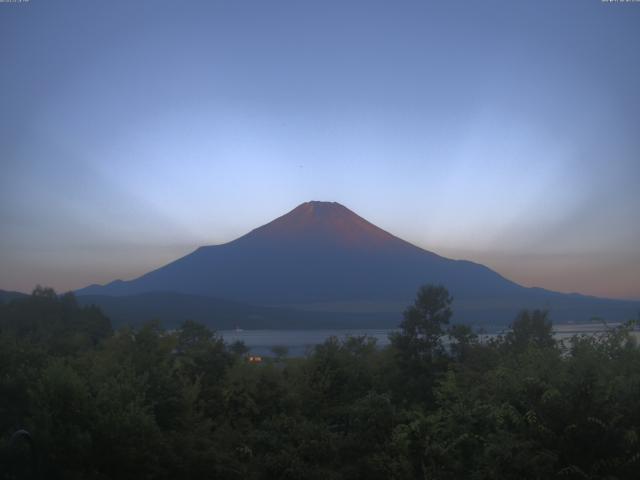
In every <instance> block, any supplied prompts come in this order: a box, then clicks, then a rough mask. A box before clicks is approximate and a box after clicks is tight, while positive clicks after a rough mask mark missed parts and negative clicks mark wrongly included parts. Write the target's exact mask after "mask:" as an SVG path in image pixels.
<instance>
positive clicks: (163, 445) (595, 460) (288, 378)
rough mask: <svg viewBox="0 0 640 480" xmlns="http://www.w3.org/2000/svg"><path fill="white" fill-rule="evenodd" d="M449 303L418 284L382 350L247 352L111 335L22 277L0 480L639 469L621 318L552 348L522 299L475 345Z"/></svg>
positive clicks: (12, 320)
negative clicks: (266, 355) (511, 317)
mask: <svg viewBox="0 0 640 480" xmlns="http://www.w3.org/2000/svg"><path fill="white" fill-rule="evenodd" d="M450 303H451V299H450V298H449V296H448V293H447V292H446V290H445V289H443V288H441V287H424V288H423V289H421V290H420V291H419V292H418V296H417V298H416V303H415V305H413V306H411V307H409V308H408V309H407V311H406V312H405V319H404V321H403V323H402V325H401V330H400V331H399V332H398V333H397V334H395V335H393V336H392V342H391V346H390V347H388V348H384V349H380V348H377V347H376V345H375V342H374V341H373V340H372V339H370V338H367V337H363V338H347V339H344V340H338V339H335V338H332V339H329V340H327V341H326V342H325V343H324V344H322V345H319V346H317V347H316V348H315V350H314V351H313V352H312V353H311V354H310V355H309V356H308V357H306V358H286V350H285V349H279V350H278V351H277V354H278V355H277V356H276V357H274V358H272V359H265V360H264V361H263V362H262V363H260V364H253V363H249V362H248V360H247V356H246V349H245V348H244V347H243V345H242V344H235V345H226V344H225V343H224V342H223V341H222V340H221V339H220V338H219V337H218V336H216V335H215V334H214V333H213V332H211V331H210V330H208V329H207V328H205V327H204V326H202V325H199V324H197V323H194V322H189V321H187V322H185V323H184V324H183V325H182V327H181V328H180V329H178V330H176V331H171V332H168V331H164V330H162V329H161V328H160V326H159V325H158V324H156V323H149V324H146V325H145V326H143V327H141V328H139V329H136V330H132V329H128V328H124V329H120V330H118V331H113V330H112V328H111V325H110V322H109V320H108V319H107V318H106V317H105V316H104V315H103V314H102V313H101V312H100V311H99V310H98V309H97V308H91V307H80V306H78V304H77V303H76V301H75V298H74V297H73V296H72V295H63V296H60V297H58V296H57V295H56V294H55V293H54V292H53V291H52V290H48V289H41V288H38V289H36V290H35V291H34V293H33V295H32V296H31V297H29V298H28V299H25V300H14V301H11V302H9V303H6V304H0V435H1V437H0V466H1V468H0V478H2V479H3V480H6V479H9V478H46V479H58V478H60V479H145V478H148V479H151V478H154V479H155V478H158V479H177V478H187V479H189V478H191V479H204V478H220V479H227V478H228V479H271V478H273V479H316V478H317V479H322V480H330V479H394V478H396V479H405V478H406V479H413V478H417V479H427V478H428V479H552V478H564V479H605V478H606V479H615V478H619V479H636V478H638V475H639V473H638V472H640V440H639V435H640V349H639V348H638V346H637V345H636V343H635V341H634V337H633V334H632V333H631V329H632V328H633V325H632V324H628V325H626V326H625V327H622V328H616V329H611V330H609V331H608V332H607V333H604V334H600V335H594V336H582V337H576V338H574V339H573V341H572V342H571V343H570V344H569V343H568V344H562V343H557V342H555V341H554V340H553V338H552V335H551V324H550V322H549V320H548V318H547V314H546V313H545V312H541V311H534V312H523V313H522V314H521V315H520V316H519V317H518V318H517V319H515V321H514V323H513V325H512V327H513V328H512V329H511V331H509V333H507V334H505V335H503V336H501V337H498V338H496V339H494V340H491V341H488V342H484V343H483V342H480V341H479V339H478V338H477V337H476V336H475V335H474V334H473V333H472V331H471V330H470V329H469V328H468V327H465V326H460V325H458V326H455V325H450V324H449V320H450V317H451V310H450V308H449V306H450ZM443 334H448V337H447V336H446V335H445V336H443ZM449 340H450V341H451V343H450V345H449V346H448V347H445V345H444V344H443V341H447V342H448V341H449ZM20 430H23V431H22V432H20ZM15 432H19V433H17V434H16V433H15ZM32 447H33V448H32Z"/></svg>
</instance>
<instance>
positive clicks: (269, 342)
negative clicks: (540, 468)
mask: <svg viewBox="0 0 640 480" xmlns="http://www.w3.org/2000/svg"><path fill="white" fill-rule="evenodd" d="M617 325H619V324H609V325H608V326H604V325H603V324H601V323H585V324H567V325H554V326H553V330H554V333H555V335H554V336H555V338H556V339H558V340H562V339H567V338H570V337H572V336H573V335H575V334H594V333H598V332H603V331H604V330H606V328H613V327H615V326H617ZM393 331H395V329H361V330H335V329H334V330H329V329H328V330H222V331H219V332H218V333H219V334H220V335H222V337H223V338H224V340H225V342H227V343H232V342H235V341H237V340H240V341H242V342H244V343H245V345H246V346H247V347H248V348H249V351H250V353H252V354H254V355H263V356H269V355H273V352H272V351H271V349H272V348H273V347H276V346H284V347H287V348H288V349H289V351H288V355H289V356H292V357H298V356H303V355H305V354H306V353H307V352H310V351H311V350H312V349H313V347H314V346H315V345H318V344H320V343H323V342H324V341H325V340H326V339H327V338H329V337H332V336H335V337H338V338H340V339H343V338H345V337H347V336H363V335H367V336H369V337H373V338H375V339H376V341H377V344H378V346H380V347H384V346H386V345H388V344H389V333H391V332H393ZM636 334H637V335H638V334H640V332H636ZM496 335H498V333H492V334H486V335H482V336H481V339H488V338H491V337H494V336H496Z"/></svg>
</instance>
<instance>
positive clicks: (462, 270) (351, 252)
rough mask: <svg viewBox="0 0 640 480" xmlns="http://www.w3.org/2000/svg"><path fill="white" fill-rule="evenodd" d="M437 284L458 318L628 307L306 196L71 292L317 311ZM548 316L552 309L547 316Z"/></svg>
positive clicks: (390, 301)
mask: <svg viewBox="0 0 640 480" xmlns="http://www.w3.org/2000/svg"><path fill="white" fill-rule="evenodd" d="M426 283H439V284H443V285H445V286H446V287H447V288H448V289H449V290H450V291H451V293H452V294H453V296H454V298H455V299H456V313H457V317H458V318H459V319H462V320H465V321H470V322H483V323H485V322H487V321H491V322H498V323H504V322H508V321H509V320H510V319H511V318H513V315H514V314H515V312H517V310H518V309H520V308H524V307H543V308H544V307H548V308H552V309H554V308H556V307H557V308H558V309H559V311H562V312H563V314H562V315H563V318H561V320H567V321H569V320H576V321H577V320H584V319H585V318H584V316H585V314H586V313H585V312H586V311H589V312H590V313H589V315H588V316H593V315H606V316H608V317H610V318H612V315H613V316H614V317H615V318H616V319H621V317H624V318H628V317H629V316H630V315H635V314H634V313H633V312H634V308H637V304H634V303H633V302H615V301H609V300H600V299H594V298H592V297H584V296H580V295H563V294H558V293H555V292H549V291H546V290H542V289H529V288H525V287H522V286H520V285H518V284H516V283H514V282H512V281H510V280H508V279H506V278H504V277H502V276H501V275H499V274H498V273H496V272H494V271H492V270H490V269H489V268H487V267H485V266H483V265H479V264H476V263H473V262H469V261H463V260H451V259H447V258H444V257H441V256H439V255H436V254H435V253H432V252H429V251H426V250H423V249H421V248H418V247H416V246H414V245H412V244H410V243H408V242H406V241H404V240H401V239H399V238H397V237H395V236H393V235H391V234H390V233H388V232H386V231H384V230H382V229H380V228H378V227H376V226H375V225H373V224H371V223H369V222H368V221H366V220H365V219H363V218H362V217H360V216H358V215H356V214H355V213H353V212H352V211H351V210H349V209H347V208H345V207H344V206H342V205H340V204H337V203H329V202H307V203H304V204H302V205H300V206H298V207H296V208H295V209H294V210H292V211H291V212H289V213H287V214H286V215H283V216H282V217H279V218H277V219H276V220H274V221H272V222H270V223H268V224H266V225H264V226H262V227H259V228H257V229H255V230H253V231H251V232H249V233H248V234H246V235H244V236H242V237H240V238H238V239H236V240H234V241H232V242H229V243H226V244H223V245H215V246H206V247H200V248H198V249H197V250H195V251H194V252H192V253H191V254H189V255H186V256H184V257H182V258H180V259H178V260H176V261H174V262H172V263H170V264H168V265H165V266H163V267H161V268H159V269H157V270H154V271H152V272H149V273H147V274H145V275H143V276H141V277H139V278H137V279H134V280H131V281H126V282H125V281H115V282H112V283H110V284H108V285H105V286H98V285H93V286H90V287H87V288H85V289H82V290H79V291H78V292H77V293H78V294H79V295H88V294H94V295H112V296H122V295H133V294H141V293H147V292H174V293H181V294H188V295H199V296H209V297H217V298H224V299H227V300H233V301H238V302H246V303H250V304H257V305H271V306H295V307H296V308H300V309H307V310H319V311H325V312H327V311H334V312H335V311H343V312H344V311H359V312H371V313H374V312H377V313H379V312H384V311H386V312H389V313H390V314H391V313H394V312H395V315H394V318H397V313H398V312H400V311H401V310H402V308H403V306H406V305H407V303H409V302H410V301H411V300H412V299H413V297H414V295H415V292H416V290H417V288H418V287H419V286H420V285H423V284H426ZM556 318H557V317H556Z"/></svg>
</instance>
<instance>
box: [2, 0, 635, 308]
mask: <svg viewBox="0 0 640 480" xmlns="http://www.w3.org/2000/svg"><path fill="white" fill-rule="evenodd" d="M639 45H640V4H638V3H635V4H609V3H602V2H601V1H600V0H564V1H557V0H552V1H543V0H536V1H518V2H513V1H491V0H488V1H482V2H475V1H474V2H442V1H438V2H430V1H415V2H409V1H397V2H391V1H383V2H380V1H372V0H367V1H362V2H356V1H336V2H331V1H301V0H297V1H276V0H273V1H253V2H249V1H241V0H233V1H231V0H229V1H188V2H177V1H160V0H153V1H151V0H128V1H120V0H110V1H97V0H93V1H87V0H82V1H81V0H78V1H71V0H56V1H45V0H31V1H30V2H28V3H22V4H0V60H1V63H0V92H1V94H0V162H1V165H0V166H1V172H0V173H1V175H0V230H1V236H0V288H2V289H17V290H30V289H31V288H32V287H33V286H34V285H35V284H36V283H42V284H46V285H51V286H53V287H55V288H56V289H59V290H65V289H70V288H78V287H82V286H85V285H87V284H89V283H95V282H99V283H102V282H107V281H110V280H113V279H115V278H123V279H127V278H132V277H135V276H137V275H139V274H141V273H144V272H145V271H148V270H149V269H151V268H154V267H157V266H159V265H161V264H163V263H166V262H167V261H169V260H172V259H174V258H176V257H178V256H181V255H183V254H186V253H188V252H189V251H191V250H193V249H194V248H195V247H196V246H198V245H201V244H215V243H221V242H226V241H229V240H232V239H233V238H235V237H237V236H239V235H241V234H243V233H245V232H247V231H248V230H250V229H252V228H254V227H256V226H259V225H261V224H263V223H265V222H267V221H269V220H271V219H273V218H274V217H276V216H279V215H281V214H283V213H285V212H286V211H288V210H290V209H291V208H293V207H295V206H296V205H297V204H299V203H301V202H304V201H307V200H312V199H315V200H331V201H338V202H340V203H342V204H344V205H346V206H347V207H349V208H351V209H352V210H354V211H356V212H357V213H359V214H360V215H362V216H364V217H365V218H367V219H368V220H370V221H372V222H373V223H375V224H377V225H379V226H381V227H382V228H384V229H386V230H389V231H390V232H392V233H394V234H396V235H398V236H400V237H402V238H404V239H406V240H409V241H411V242H412V243H415V244H416V245H419V246H421V247H424V248H427V249H430V250H433V251H436V252H437V253H440V254H443V255H446V256H450V257H454V258H468V259H471V260H475V261H478V262H481V263H485V264H487V265H488V266H490V267H492V268H494V269H496V270H497V271H499V272H500V273H502V274H504V275H505V276H507V277H509V278H511V279H513V280H515V281H518V282H520V283H522V284H524V285H536V286H542V287H546V288H551V289H557V290H560V291H579V292H582V293H589V294H596V295H601V296H611V297H624V298H640V208H639V207H640V188H639V183H640V182H639V180H640V131H639V130H640V121H639V115H640V88H639V85H640V50H639V49H638V46H639Z"/></svg>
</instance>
